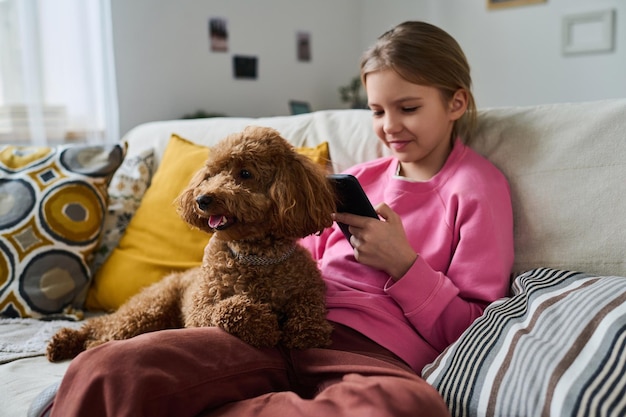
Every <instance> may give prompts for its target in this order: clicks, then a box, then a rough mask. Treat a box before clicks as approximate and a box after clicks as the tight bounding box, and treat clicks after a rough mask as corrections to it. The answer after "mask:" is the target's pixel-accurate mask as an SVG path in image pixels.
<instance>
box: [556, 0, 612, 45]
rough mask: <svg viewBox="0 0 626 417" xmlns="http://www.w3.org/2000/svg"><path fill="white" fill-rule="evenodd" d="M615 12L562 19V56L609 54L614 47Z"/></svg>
mask: <svg viewBox="0 0 626 417" xmlns="http://www.w3.org/2000/svg"><path fill="white" fill-rule="evenodd" d="M614 44H615V10H612V9H609V10H598V11H591V12H585V13H578V14H571V15H567V16H564V17H563V54H565V55H576V54H586V53H602V52H611V51H612V50H613V49H614V47H615V45H614Z"/></svg>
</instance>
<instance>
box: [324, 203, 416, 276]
mask: <svg viewBox="0 0 626 417" xmlns="http://www.w3.org/2000/svg"><path fill="white" fill-rule="evenodd" d="M375 209H376V212H377V213H378V215H379V216H380V217H382V219H383V221H380V220H376V219H372V218H370V217H363V216H357V215H354V214H349V213H335V220H336V221H338V222H341V223H345V224H347V225H348V226H350V233H352V237H351V238H350V244H351V245H352V247H353V248H354V257H355V258H356V260H357V261H358V262H360V263H362V264H364V265H368V266H371V267H372V268H376V269H380V270H382V271H385V272H386V273H388V274H389V275H390V276H391V278H392V279H393V280H394V281H397V280H399V279H400V278H402V276H404V274H406V272H407V271H408V270H409V268H410V267H411V265H413V263H414V262H415V260H416V259H417V256H418V255H417V253H416V252H415V251H414V250H413V248H411V245H410V244H409V241H408V239H407V238H406V233H405V231H404V226H403V225H402V220H401V219H400V216H398V214H397V213H396V212H394V211H393V210H392V209H391V208H390V207H389V206H388V205H387V204H385V203H381V204H379V205H377V206H376V207H375Z"/></svg>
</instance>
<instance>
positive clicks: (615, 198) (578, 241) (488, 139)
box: [472, 100, 626, 276]
mask: <svg viewBox="0 0 626 417" xmlns="http://www.w3.org/2000/svg"><path fill="white" fill-rule="evenodd" d="M478 130H479V133H478V135H477V137H476V138H475V140H474V141H473V143H472V146H473V147H474V148H475V149H476V150H478V151H479V152H480V153H482V154H483V155H485V156H486V157H487V158H489V159H490V160H491V161H492V162H493V163H494V164H495V165H496V166H498V167H499V168H500V169H501V170H502V172H504V174H505V175H506V176H507V178H508V180H509V183H510V185H511V191H512V199H513V207H514V216H515V217H514V222H515V246H516V247H515V255H516V256H515V270H516V271H518V272H519V271H523V270H528V269H531V268H535V267H539V266H547V267H552V268H555V269H568V270H577V271H581V272H590V273H596V274H605V275H619V276H626V100H606V101H597V102H586V103H568V104H552V105H540V106H531V107H521V108H520V107H517V108H514V107H512V108H500V109H488V110H484V111H482V112H481V115H480V117H479V129H478Z"/></svg>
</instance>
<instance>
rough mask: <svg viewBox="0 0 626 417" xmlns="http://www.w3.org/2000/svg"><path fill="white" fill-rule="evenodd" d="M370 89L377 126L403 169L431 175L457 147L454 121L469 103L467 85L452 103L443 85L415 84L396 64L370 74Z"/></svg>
mask: <svg viewBox="0 0 626 417" xmlns="http://www.w3.org/2000/svg"><path fill="white" fill-rule="evenodd" d="M365 88H366V91H367V96H368V104H369V107H370V108H371V109H372V115H373V127H374V131H375V132H376V134H377V136H378V137H379V138H380V140H381V141H382V142H383V143H384V144H385V145H386V146H387V147H388V148H389V149H390V150H391V151H392V153H393V154H394V156H395V157H397V158H398V160H399V161H400V172H401V174H402V175H404V176H405V177H408V178H411V179H415V180H420V181H425V180H428V179H430V178H432V177H433V176H434V175H435V174H436V173H437V172H439V170H440V169H441V167H442V166H443V164H444V163H445V161H446V159H447V157H448V155H449V153H450V151H451V149H452V144H453V139H454V138H452V137H451V136H452V131H453V127H454V122H455V120H457V119H458V118H460V117H461V116H462V115H463V113H464V112H465V109H466V107H467V101H466V93H465V90H462V89H459V90H458V91H457V92H456V93H455V95H454V97H453V98H452V99H451V100H450V101H448V102H447V101H446V100H444V98H443V95H442V93H441V92H440V90H439V89H437V88H435V87H431V86H424V85H419V84H414V83H411V82H409V81H407V80H405V79H404V78H402V77H400V75H398V73H396V72H395V71H393V70H391V69H385V70H380V71H374V72H372V73H369V74H367V77H366V80H365Z"/></svg>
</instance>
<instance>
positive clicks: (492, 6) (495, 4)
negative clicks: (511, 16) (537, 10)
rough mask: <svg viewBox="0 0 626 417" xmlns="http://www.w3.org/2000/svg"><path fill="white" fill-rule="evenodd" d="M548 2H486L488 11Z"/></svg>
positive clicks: (542, 0)
mask: <svg viewBox="0 0 626 417" xmlns="http://www.w3.org/2000/svg"><path fill="white" fill-rule="evenodd" d="M547 1H548V0H487V8H488V9H503V8H505V7H514V6H526V5H529V4H536V3H545V2H547Z"/></svg>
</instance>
